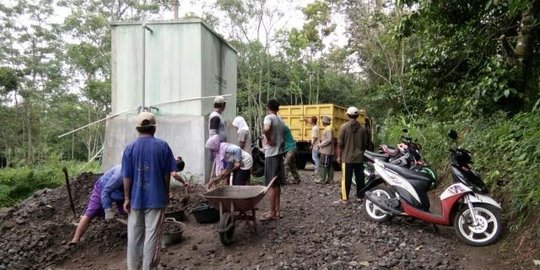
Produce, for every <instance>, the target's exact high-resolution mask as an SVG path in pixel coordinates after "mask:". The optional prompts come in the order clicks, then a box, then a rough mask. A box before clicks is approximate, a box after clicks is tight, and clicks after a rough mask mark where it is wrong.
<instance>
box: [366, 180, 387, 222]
mask: <svg viewBox="0 0 540 270" xmlns="http://www.w3.org/2000/svg"><path fill="white" fill-rule="evenodd" d="M370 192H371V194H373V195H374V196H377V197H381V198H384V199H387V200H390V199H392V198H393V193H392V192H391V191H390V189H389V188H388V187H386V186H382V185H379V186H376V187H374V188H373V189H371V190H370ZM364 209H365V210H366V212H365V213H366V215H367V217H368V218H369V219H371V220H373V221H377V222H384V221H388V220H390V219H391V218H392V215H391V214H389V213H388V212H386V211H384V210H383V209H381V208H380V207H379V206H377V205H376V204H374V203H373V202H372V201H370V200H369V199H367V198H366V201H365V203H364Z"/></svg>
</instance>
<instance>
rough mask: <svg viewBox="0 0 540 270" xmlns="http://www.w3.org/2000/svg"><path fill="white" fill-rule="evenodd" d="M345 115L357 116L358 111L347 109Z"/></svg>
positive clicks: (351, 108) (352, 108)
mask: <svg viewBox="0 0 540 270" xmlns="http://www.w3.org/2000/svg"><path fill="white" fill-rule="evenodd" d="M346 114H347V115H351V116H355V115H358V109H357V108H356V107H349V108H348V109H347V113H346Z"/></svg>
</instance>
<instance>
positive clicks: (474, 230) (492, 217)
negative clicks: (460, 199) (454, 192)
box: [454, 203, 503, 246]
mask: <svg viewBox="0 0 540 270" xmlns="http://www.w3.org/2000/svg"><path fill="white" fill-rule="evenodd" d="M473 209H474V210H473V211H474V214H475V216H476V222H477V225H476V226H473V224H474V221H473V220H472V219H473V217H472V215H471V211H470V209H469V207H468V206H467V205H464V206H463V207H461V209H459V210H458V211H457V213H456V215H455V217H454V228H455V230H456V233H457V235H458V236H459V238H460V239H461V240H462V241H464V242H465V243H467V244H468V245H471V246H487V245H491V244H493V243H495V242H496V241H497V240H499V238H500V237H501V234H502V231H503V229H502V223H501V217H500V213H499V209H498V208H496V207H495V206H493V205H490V204H484V203H479V204H473Z"/></svg>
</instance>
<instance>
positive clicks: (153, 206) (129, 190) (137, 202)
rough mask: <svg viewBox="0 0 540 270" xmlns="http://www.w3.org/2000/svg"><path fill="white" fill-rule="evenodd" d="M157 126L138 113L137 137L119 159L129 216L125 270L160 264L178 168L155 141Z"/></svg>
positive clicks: (147, 114) (162, 144)
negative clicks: (166, 215) (165, 218)
mask: <svg viewBox="0 0 540 270" xmlns="http://www.w3.org/2000/svg"><path fill="white" fill-rule="evenodd" d="M156 126H157V124H156V118H155V117H154V115H153V114H152V113H150V112H141V113H140V114H139V115H138V116H137V126H136V129H137V132H138V133H139V137H137V139H135V140H134V141H133V142H131V143H130V144H129V145H127V146H126V148H125V149H124V154H123V156H122V175H123V177H124V194H125V201H124V210H125V211H126V212H127V213H128V214H129V215H128V225H127V227H128V244H127V268H128V269H154V268H156V267H157V266H158V263H159V249H160V240H161V232H162V226H163V215H164V212H165V206H166V205H167V204H168V203H169V196H168V195H169V187H170V177H171V174H172V173H173V172H175V171H176V170H177V166H176V162H175V159H174V156H173V154H172V151H171V148H170V147H169V145H168V144H167V142H165V141H163V140H160V139H157V138H155V137H154V133H155V132H156Z"/></svg>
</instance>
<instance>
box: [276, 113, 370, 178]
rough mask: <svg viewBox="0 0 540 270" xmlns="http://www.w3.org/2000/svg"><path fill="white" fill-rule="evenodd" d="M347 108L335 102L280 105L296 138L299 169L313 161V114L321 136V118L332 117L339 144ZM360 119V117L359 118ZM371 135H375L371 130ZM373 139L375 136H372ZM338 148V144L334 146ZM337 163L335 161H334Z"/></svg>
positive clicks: (338, 168)
mask: <svg viewBox="0 0 540 270" xmlns="http://www.w3.org/2000/svg"><path fill="white" fill-rule="evenodd" d="M346 111H347V109H346V108H344V107H341V106H338V105H335V104H310V105H289V106H280V107H279V113H278V114H279V116H280V117H281V118H282V119H283V121H284V122H285V124H287V126H289V128H290V129H291V133H292V135H293V138H294V140H296V148H297V154H296V166H297V167H298V168H299V169H304V168H305V167H306V164H307V162H311V163H313V160H312V159H311V150H310V146H311V124H310V122H309V120H310V118H311V117H312V116H317V119H318V121H317V125H318V126H319V130H320V133H321V134H319V138H320V137H321V136H322V131H323V130H324V126H323V125H322V121H321V118H322V117H323V116H325V115H326V116H329V117H330V118H332V124H331V126H332V133H333V136H334V139H335V142H334V144H337V135H338V130H339V127H340V126H341V125H342V124H343V123H345V122H346V121H347V116H346V115H345V112H346ZM359 121H360V118H359ZM370 137H373V134H372V132H370ZM370 139H371V141H373V138H370ZM334 149H337V146H336V147H334ZM334 163H335V162H334ZM340 168H341V167H340V166H339V165H338V164H337V163H335V164H334V169H335V170H340Z"/></svg>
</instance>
